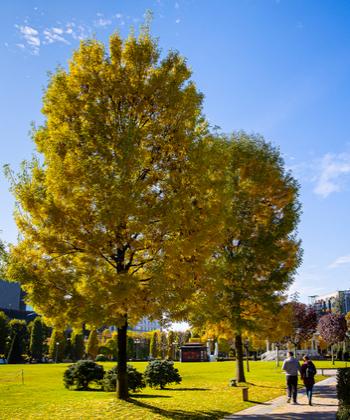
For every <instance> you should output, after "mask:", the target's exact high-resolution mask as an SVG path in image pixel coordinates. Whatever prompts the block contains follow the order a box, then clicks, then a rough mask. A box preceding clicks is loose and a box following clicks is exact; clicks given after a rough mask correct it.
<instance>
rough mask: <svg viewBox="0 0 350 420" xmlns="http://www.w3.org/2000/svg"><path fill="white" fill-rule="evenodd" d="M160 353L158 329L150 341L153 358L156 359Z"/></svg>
mask: <svg viewBox="0 0 350 420" xmlns="http://www.w3.org/2000/svg"><path fill="white" fill-rule="evenodd" d="M158 354H159V334H158V331H154V333H153V334H152V337H151V341H150V356H151V358H152V359H156V358H157V357H158Z"/></svg>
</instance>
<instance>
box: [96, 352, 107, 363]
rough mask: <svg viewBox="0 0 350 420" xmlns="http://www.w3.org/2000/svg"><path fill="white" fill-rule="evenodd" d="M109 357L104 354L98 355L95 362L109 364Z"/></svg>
mask: <svg viewBox="0 0 350 420" xmlns="http://www.w3.org/2000/svg"><path fill="white" fill-rule="evenodd" d="M108 360H109V359H108V357H107V356H105V355H104V354H98V355H97V356H96V358H95V362H108Z"/></svg>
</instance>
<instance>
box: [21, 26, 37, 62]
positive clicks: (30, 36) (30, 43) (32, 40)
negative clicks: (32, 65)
mask: <svg viewBox="0 0 350 420" xmlns="http://www.w3.org/2000/svg"><path fill="white" fill-rule="evenodd" d="M15 27H16V28H17V29H18V30H19V31H20V33H21V36H22V37H23V39H24V40H25V42H26V44H27V47H28V48H29V50H30V52H31V53H32V54H34V55H38V54H39V50H40V45H41V41H40V37H39V31H37V30H36V29H35V28H32V27H31V26H28V25H24V26H22V25H15Z"/></svg>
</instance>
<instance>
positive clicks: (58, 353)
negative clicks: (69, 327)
mask: <svg viewBox="0 0 350 420" xmlns="http://www.w3.org/2000/svg"><path fill="white" fill-rule="evenodd" d="M65 355H66V336H65V334H64V332H63V331H60V330H57V329H56V328H54V329H53V330H52V334H51V337H50V344H49V359H51V360H53V361H54V362H62V360H63V359H64V358H65Z"/></svg>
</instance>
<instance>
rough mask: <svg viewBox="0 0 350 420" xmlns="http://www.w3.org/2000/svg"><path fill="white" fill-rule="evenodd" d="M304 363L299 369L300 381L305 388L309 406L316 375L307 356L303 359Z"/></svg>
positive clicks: (313, 366) (314, 368)
mask: <svg viewBox="0 0 350 420" xmlns="http://www.w3.org/2000/svg"><path fill="white" fill-rule="evenodd" d="M303 360H304V363H303V364H302V365H301V368H300V375H301V379H302V380H303V382H304V385H305V388H306V395H307V398H308V400H309V405H312V390H313V387H314V385H315V375H316V373H317V370H316V366H315V365H314V364H313V363H312V361H311V360H310V358H309V357H308V356H304V357H303Z"/></svg>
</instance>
